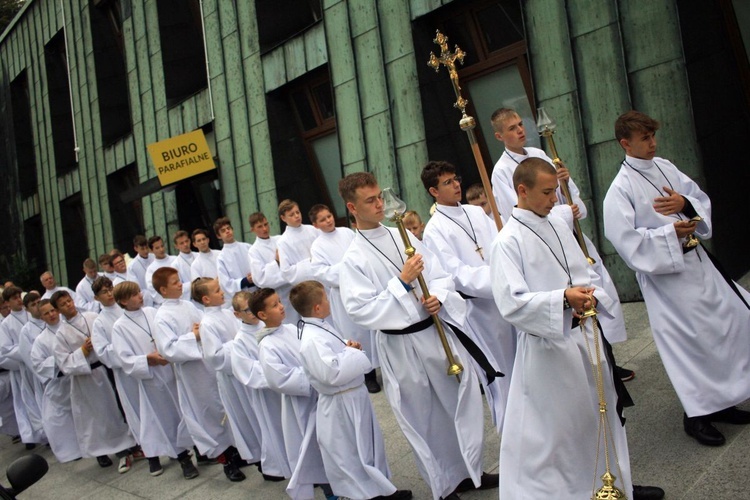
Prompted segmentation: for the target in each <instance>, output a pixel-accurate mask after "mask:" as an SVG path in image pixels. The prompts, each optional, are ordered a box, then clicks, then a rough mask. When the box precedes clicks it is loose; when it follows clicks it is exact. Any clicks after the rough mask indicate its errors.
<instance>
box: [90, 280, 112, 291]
mask: <svg viewBox="0 0 750 500" xmlns="http://www.w3.org/2000/svg"><path fill="white" fill-rule="evenodd" d="M102 288H112V280H111V279H109V278H107V277H106V276H99V277H98V278H96V279H95V280H94V282H93V283H91V291H92V292H94V295H98V294H99V292H101V291H102Z"/></svg>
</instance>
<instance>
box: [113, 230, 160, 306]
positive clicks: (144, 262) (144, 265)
mask: <svg viewBox="0 0 750 500" xmlns="http://www.w3.org/2000/svg"><path fill="white" fill-rule="evenodd" d="M133 249H134V250H135V252H136V254H135V258H134V259H133V260H131V261H130V264H128V266H127V268H128V274H127V276H128V278H127V281H135V282H136V283H138V286H139V287H141V292H142V293H143V294H144V295H143V303H144V304H146V305H147V306H151V305H153V300H152V297H151V294H150V293H149V292H148V286H147V285H148V283H147V282H146V270H147V269H148V266H150V265H151V263H152V262H153V261H154V254H152V253H150V252H149V249H148V240H147V239H146V237H145V236H143V235H142V234H138V235H136V236H135V237H134V238H133ZM116 268H117V266H115V270H116ZM112 283H113V284H115V285H117V283H116V282H115V280H113V281H112Z"/></svg>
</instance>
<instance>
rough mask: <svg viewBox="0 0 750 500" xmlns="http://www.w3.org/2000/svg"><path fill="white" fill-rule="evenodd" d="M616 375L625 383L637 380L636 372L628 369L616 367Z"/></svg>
mask: <svg viewBox="0 0 750 500" xmlns="http://www.w3.org/2000/svg"><path fill="white" fill-rule="evenodd" d="M615 375H616V376H617V377H619V378H620V380H622V381H623V382H628V381H630V380H633V379H634V378H635V372H634V371H633V370H628V369H627V368H623V367H622V366H617V365H615Z"/></svg>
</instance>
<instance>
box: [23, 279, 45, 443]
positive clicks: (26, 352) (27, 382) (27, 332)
mask: <svg viewBox="0 0 750 500" xmlns="http://www.w3.org/2000/svg"><path fill="white" fill-rule="evenodd" d="M40 300H41V295H39V292H37V291H36V290H32V291H30V292H29V293H27V294H26V295H25V296H24V298H23V306H24V307H25V308H26V311H27V312H28V313H29V320H28V321H27V322H26V324H25V325H23V328H21V333H20V336H19V339H18V351H19V354H20V355H21V358H22V359H23V362H24V364H25V365H26V369H27V370H28V372H27V373H28V377H27V378H24V388H23V390H22V391H21V395H22V396H23V404H24V406H25V407H26V415H27V416H28V417H29V424H30V425H31V432H32V439H33V440H32V441H31V442H32V443H46V442H47V436H46V435H45V434H44V423H43V422H42V401H43V399H44V386H43V385H42V382H41V380H39V377H38V376H37V375H36V373H35V371H34V363H33V362H32V360H31V348H32V347H33V346H34V341H36V339H37V337H39V334H40V333H42V330H44V328H45V326H46V325H45V323H44V321H43V320H42V317H41V313H40V312H39V301H40Z"/></svg>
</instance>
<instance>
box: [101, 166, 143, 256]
mask: <svg viewBox="0 0 750 500" xmlns="http://www.w3.org/2000/svg"><path fill="white" fill-rule="evenodd" d="M138 184H139V182H138V168H137V167H136V165H135V163H131V164H130V165H127V166H125V167H123V168H121V169H119V170H117V171H116V172H114V173H111V174H109V175H108V176H107V194H108V197H109V216H110V218H111V220H112V239H113V240H114V245H115V248H117V249H118V250H120V251H121V252H128V251H130V250H131V249H132V247H133V236H135V235H136V234H144V232H145V230H144V227H143V207H142V205H141V199H140V198H138V197H136V199H133V200H130V199H126V200H124V199H123V196H127V193H128V191H130V190H132V189H133V188H135V187H136V186H138Z"/></svg>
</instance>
